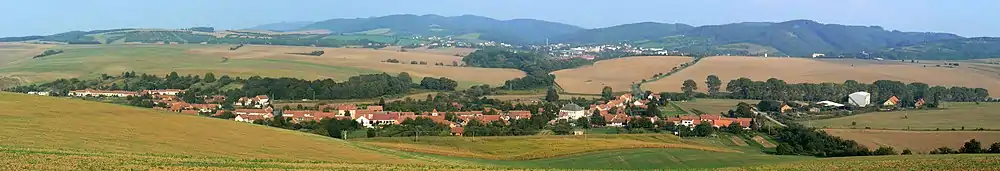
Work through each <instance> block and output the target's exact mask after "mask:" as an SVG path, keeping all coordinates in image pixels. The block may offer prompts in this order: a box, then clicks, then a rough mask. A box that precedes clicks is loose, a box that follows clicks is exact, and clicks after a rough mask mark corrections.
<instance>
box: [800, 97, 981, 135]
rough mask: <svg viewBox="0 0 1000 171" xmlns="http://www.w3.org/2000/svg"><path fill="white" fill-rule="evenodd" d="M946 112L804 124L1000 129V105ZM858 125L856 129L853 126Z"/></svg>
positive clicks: (947, 107)
mask: <svg viewBox="0 0 1000 171" xmlns="http://www.w3.org/2000/svg"><path fill="white" fill-rule="evenodd" d="M942 108H943V109H935V110H911V111H894V112H874V113H865V114H859V115H854V116H847V117H840V118H832V119H823V120H813V121H803V122H802V123H803V124H806V125H809V126H813V127H820V128H852V127H854V128H865V127H871V128H872V129H914V130H935V129H941V130H951V129H952V128H954V129H961V128H962V127H965V129H966V130H972V129H977V128H984V129H1000V117H996V116H995V114H997V113H998V111H1000V103H980V104H975V103H944V104H943V106H942ZM852 122H855V123H856V124H855V125H852V124H851V123H852Z"/></svg>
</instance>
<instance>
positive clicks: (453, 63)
mask: <svg viewBox="0 0 1000 171" xmlns="http://www.w3.org/2000/svg"><path fill="white" fill-rule="evenodd" d="M434 65H437V66H459V65H458V61H451V64H445V63H444V62H438V63H434Z"/></svg>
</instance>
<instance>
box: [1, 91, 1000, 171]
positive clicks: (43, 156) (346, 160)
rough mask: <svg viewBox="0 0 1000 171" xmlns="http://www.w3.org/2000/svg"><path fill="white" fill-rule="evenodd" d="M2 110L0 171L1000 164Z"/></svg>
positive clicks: (54, 101) (640, 137)
mask: <svg viewBox="0 0 1000 171" xmlns="http://www.w3.org/2000/svg"><path fill="white" fill-rule="evenodd" d="M0 107H2V108H3V109H4V112H2V113H0V117H2V118H4V119H3V120H0V163H2V164H0V170H494V169H498V170H509V169H532V170H535V169H551V170H559V169H567V170H586V169H719V168H723V169H737V168H725V167H740V168H747V169H751V170H758V169H763V170H771V169H783V170H787V169H785V168H788V169H792V170H823V169H830V168H836V169H862V168H867V167H873V166H882V167H880V168H920V169H936V170H939V169H953V168H962V169H988V168H996V167H997V164H998V161H1000V159H998V157H997V156H996V155H934V156H923V155H917V156H890V157H850V158H832V159H815V158H812V157H803V156H775V155H766V154H762V153H760V152H759V151H757V150H756V149H754V148H755V147H747V146H739V145H736V144H734V142H731V140H730V139H729V138H728V137H727V136H720V137H714V138H713V137H705V138H692V139H680V138H678V137H675V136H672V135H662V134H637V135H588V136H585V137H583V136H525V137H475V138H472V137H420V141H416V142H414V141H411V139H410V138H374V139H361V141H350V142H348V141H342V140H337V139H332V138H328V137H322V136H318V135H312V134H307V133H301V132H298V131H289V130H282V129H276V128H270V127H265V126H259V125H252V124H247V123H239V122H233V121H227V120H221V119H212V118H206V117H200V116H188V115H181V114H175V113H163V112H160V111H154V110H150V109H141V108H134V107H128V106H120V105H114V104H106V103H99V102H90V101H83V100H75V99H64V98H57V97H41V96H31V95H21V94H10V93H0ZM262 137H266V138H262ZM581 138H583V140H581ZM384 147H389V148H384ZM411 151H420V152H428V153H416V152H411ZM444 155H447V156H444ZM455 156H468V157H475V158H464V157H455ZM482 158H495V159H511V160H487V159H482ZM972 161H975V162H972ZM883 165H884V166H883Z"/></svg>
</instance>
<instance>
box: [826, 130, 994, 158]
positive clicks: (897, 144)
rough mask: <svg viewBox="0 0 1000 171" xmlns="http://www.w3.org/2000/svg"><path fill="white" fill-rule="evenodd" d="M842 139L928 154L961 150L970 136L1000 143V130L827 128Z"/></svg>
mask: <svg viewBox="0 0 1000 171" xmlns="http://www.w3.org/2000/svg"><path fill="white" fill-rule="evenodd" d="M823 131H826V133H829V134H830V135H833V136H838V137H840V138H844V139H849V140H854V141H857V142H858V143H860V144H862V145H865V146H866V147H868V148H869V149H876V148H878V147H879V146H891V147H893V148H894V149H896V151H903V149H910V150H913V152H914V153H927V152H930V151H931V150H934V149H937V148H939V147H948V148H951V149H955V150H958V149H959V148H960V147H962V145H963V144H964V143H965V142H967V141H969V139H976V141H979V142H980V143H981V144H983V145H984V146H985V147H987V148H988V147H989V145H990V144H993V143H995V142H1000V131H899V130H868V129H823Z"/></svg>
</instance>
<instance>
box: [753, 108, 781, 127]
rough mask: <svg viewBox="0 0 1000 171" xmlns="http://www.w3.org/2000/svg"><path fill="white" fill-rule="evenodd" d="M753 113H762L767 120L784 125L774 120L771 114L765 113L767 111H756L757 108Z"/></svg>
mask: <svg viewBox="0 0 1000 171" xmlns="http://www.w3.org/2000/svg"><path fill="white" fill-rule="evenodd" d="M753 113H756V114H758V115H763V116H764V117H765V118H767V120H771V122H774V123H777V124H778V125H781V126H783V127H784V126H786V125H785V124H783V123H781V122H778V120H774V118H771V115H770V114H767V112H758V111H757V110H753Z"/></svg>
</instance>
